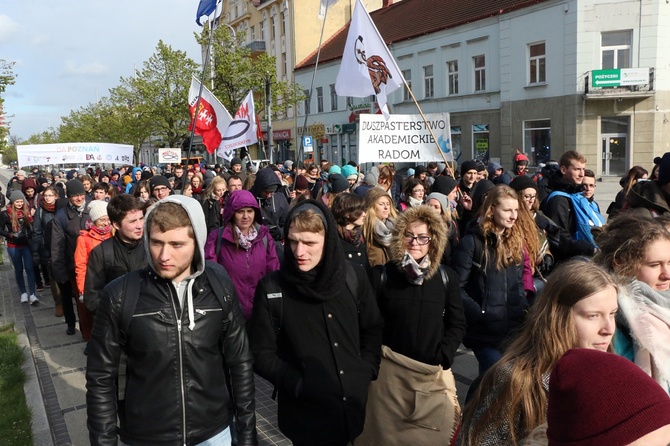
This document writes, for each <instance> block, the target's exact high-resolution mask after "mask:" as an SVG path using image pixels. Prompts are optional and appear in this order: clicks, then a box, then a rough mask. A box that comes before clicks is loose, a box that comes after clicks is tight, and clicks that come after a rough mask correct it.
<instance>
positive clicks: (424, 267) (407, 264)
mask: <svg viewBox="0 0 670 446" xmlns="http://www.w3.org/2000/svg"><path fill="white" fill-rule="evenodd" d="M400 268H401V269H402V271H403V272H404V273H405V277H406V278H407V280H408V281H409V283H411V284H412V285H422V284H423V279H424V277H426V274H428V270H430V259H429V258H428V256H425V257H424V258H423V259H421V263H417V261H416V260H414V258H412V256H411V255H410V254H409V253H408V252H407V251H405V255H403V256H402V260H401V261H400Z"/></svg>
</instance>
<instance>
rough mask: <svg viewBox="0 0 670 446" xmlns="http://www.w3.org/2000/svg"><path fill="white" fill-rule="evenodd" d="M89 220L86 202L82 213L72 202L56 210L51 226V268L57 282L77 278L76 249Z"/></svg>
mask: <svg viewBox="0 0 670 446" xmlns="http://www.w3.org/2000/svg"><path fill="white" fill-rule="evenodd" d="M89 220H90V218H89V216H88V207H87V205H86V204H85V205H84V211H83V212H82V213H81V214H80V213H79V211H78V210H77V209H75V208H74V207H73V206H72V205H70V204H68V205H67V206H66V207H64V208H62V209H59V210H58V211H56V215H55V217H54V219H53V222H52V228H51V269H52V271H53V278H54V280H55V281H56V282H58V283H65V282H67V281H69V280H74V279H75V273H74V250H75V248H76V247H77V238H78V237H79V233H80V231H82V230H84V229H86V223H87V222H88V221H89ZM63 223H65V226H64V225H63Z"/></svg>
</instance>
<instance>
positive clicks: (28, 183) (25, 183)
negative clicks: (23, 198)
mask: <svg viewBox="0 0 670 446" xmlns="http://www.w3.org/2000/svg"><path fill="white" fill-rule="evenodd" d="M29 187H32V188H33V189H35V193H36V194H37V183H35V180H33V179H32V178H25V179H24V180H23V183H21V192H23V193H24V194H25V193H26V189H28V188H29Z"/></svg>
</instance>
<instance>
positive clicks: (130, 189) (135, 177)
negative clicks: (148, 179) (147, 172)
mask: <svg viewBox="0 0 670 446" xmlns="http://www.w3.org/2000/svg"><path fill="white" fill-rule="evenodd" d="M131 178H132V179H131V181H130V183H128V184H126V193H127V194H131V195H132V194H133V193H135V188H136V187H137V185H138V184H140V181H141V180H142V168H141V167H133V172H132V174H131Z"/></svg>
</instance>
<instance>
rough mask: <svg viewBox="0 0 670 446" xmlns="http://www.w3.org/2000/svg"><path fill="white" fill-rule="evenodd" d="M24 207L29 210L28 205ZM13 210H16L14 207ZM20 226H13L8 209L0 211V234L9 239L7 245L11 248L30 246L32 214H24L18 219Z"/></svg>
mask: <svg viewBox="0 0 670 446" xmlns="http://www.w3.org/2000/svg"><path fill="white" fill-rule="evenodd" d="M10 206H11V205H10ZM23 209H24V210H27V209H28V206H27V205H25V204H24V205H23ZM12 211H14V210H13V209H12ZM28 212H30V211H28ZM18 226H19V227H18V228H13V227H12V217H11V215H10V211H9V210H8V209H5V210H3V211H2V212H0V236H2V237H4V238H5V239H7V246H8V247H10V248H12V247H17V248H25V247H27V246H30V243H31V238H32V224H31V223H30V216H29V215H24V216H23V217H20V218H19V219H18ZM17 229H18V230H17Z"/></svg>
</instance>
